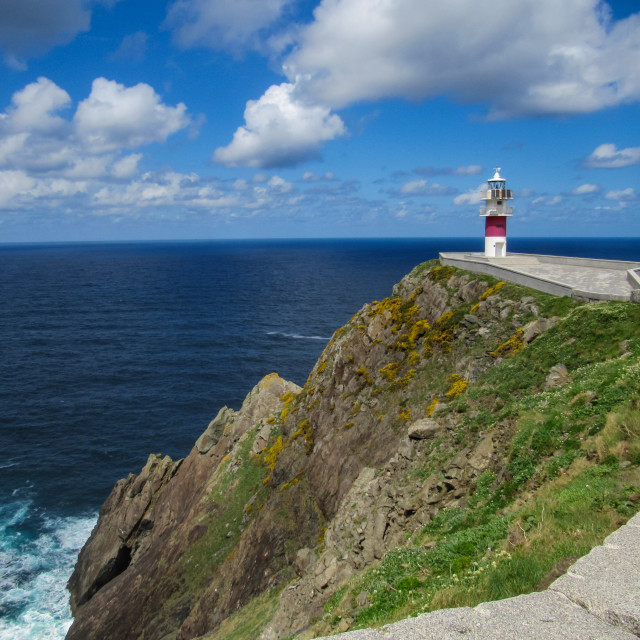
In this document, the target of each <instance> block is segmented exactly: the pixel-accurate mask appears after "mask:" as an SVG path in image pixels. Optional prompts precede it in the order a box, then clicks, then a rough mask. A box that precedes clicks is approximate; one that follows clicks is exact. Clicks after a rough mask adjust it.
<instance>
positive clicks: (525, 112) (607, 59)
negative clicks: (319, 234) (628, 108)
mask: <svg viewBox="0 0 640 640" xmlns="http://www.w3.org/2000/svg"><path fill="white" fill-rule="evenodd" d="M247 1H248V0H247ZM274 2H276V5H279V3H280V0H274ZM209 4H210V5H211V11H213V12H214V13H216V15H217V12H218V11H219V10H220V3H219V2H211V3H209ZM183 5H184V6H187V7H190V8H191V9H192V10H195V9H194V8H195V7H198V11H197V12H196V13H195V14H194V15H196V14H197V15H199V16H202V15H204V9H203V7H204V6H205V5H204V0H197V1H196V0H181V1H180V2H179V3H177V4H176V5H174V6H175V7H178V6H183ZM269 6H271V5H269ZM278 10H279V9H277V8H272V9H271V11H272V13H273V15H275V14H276V13H277V11H278ZM265 11H266V9H265ZM261 15H262V14H261ZM216 20H217V21H216V22H215V24H216V25H217V24H219V23H220V24H222V22H223V21H222V20H221V19H216ZM264 21H267V22H268V20H267V19H266V18H264V20H263V24H264V23H265V22H264ZM206 23H207V21H206V20H205V21H204V22H203V25H205V24H206ZM232 24H233V26H234V28H235V27H236V24H237V23H236V19H235V18H233V20H232ZM193 28H194V29H195V30H196V33H199V31H198V30H200V29H204V28H205V26H193ZM249 30H250V31H251V32H252V33H255V29H254V28H253V27H251V28H249ZM232 33H233V29H232ZM292 33H295V41H294V43H293V46H292V47H291V52H290V53H289V54H288V55H286V56H285V58H284V62H283V66H282V69H283V72H284V74H285V75H286V77H287V79H288V80H289V83H288V84H282V85H279V86H272V87H271V88H270V89H268V90H267V92H266V93H265V94H264V95H263V96H262V98H260V99H259V100H258V101H250V102H249V103H247V110H246V111H245V120H246V125H245V126H244V127H240V128H239V129H238V130H237V131H236V134H235V136H234V139H233V141H232V142H231V144H230V145H229V146H228V147H226V148H221V149H218V151H217V152H216V154H215V156H214V157H215V159H216V160H217V161H218V162H222V163H224V164H228V165H235V166H265V167H269V166H282V165H287V164H289V165H293V164H296V163H299V162H300V161H302V160H305V159H307V158H309V157H313V156H315V155H316V154H317V151H318V148H319V147H320V145H321V144H322V143H323V142H325V141H326V140H330V139H332V138H335V137H337V136H339V135H342V134H343V133H344V127H343V125H342V124H341V123H340V124H337V122H336V121H332V118H333V117H334V116H332V115H331V111H330V109H332V110H337V109H341V108H343V107H346V106H348V105H351V104H354V103H358V102H363V101H376V100H383V99H388V98H404V99H409V100H426V99H430V98H434V97H436V96H447V97H450V98H451V99H453V100H456V101H458V102H462V103H472V104H482V105H488V117H489V118H493V119H497V118H508V117H518V116H556V115H567V114H579V113H589V112H593V111H597V110H600V109H604V108H607V107H612V106H616V105H620V104H624V103H629V102H635V101H638V100H640V44H639V43H640V13H637V14H633V15H630V16H629V17H627V18H625V19H624V20H618V21H614V20H612V19H611V17H610V11H609V10H608V6H607V5H606V4H604V3H602V2H600V0H567V1H566V2H563V3H561V5H559V4H558V2H557V0H520V1H519V2H513V1H512V0H495V1H494V2H493V3H492V4H491V9H490V10H487V5H486V4H484V3H481V2H477V0H449V1H448V2H442V3H436V4H434V3H432V2H425V1H424V0H377V1H376V2H372V1H371V0H323V1H322V2H321V3H320V4H319V5H318V6H317V7H316V8H315V10H314V20H313V21H312V22H311V23H309V24H308V25H304V26H300V27H299V29H298V30H297V31H295V32H292ZM199 37H200V36H198V35H192V36H190V38H191V39H190V41H197V40H198V38H199ZM230 37H234V38H235V36H230ZM239 40H242V38H239ZM221 42H224V40H221ZM284 87H287V90H286V91H285V90H284ZM275 94H277V95H278V98H277V99H276V95H275ZM285 94H286V102H288V103H289V104H296V105H298V108H299V109H300V110H301V111H302V112H305V113H313V114H314V115H313V117H311V118H309V119H308V120H307V125H308V126H306V127H304V135H303V136H302V139H301V140H298V138H297V136H293V135H290V134H289V132H288V129H287V127H286V126H281V125H282V124H283V123H284V122H288V119H287V118H286V117H285V116H284V113H283V111H282V105H283V104H284V102H285V100H284V95H285ZM267 105H268V106H269V107H270V109H271V111H272V112H273V114H272V115H266V113H263V114H261V115H260V116H258V114H257V112H258V111H261V110H263V108H264V110H266V108H267ZM279 109H280V112H278V110H279ZM315 109H318V110H320V111H314V110H315ZM250 119H251V120H252V122H251V123H250ZM296 120H297V118H296ZM269 149H272V152H270V151H269ZM479 170H480V168H479V167H478V166H476V165H472V166H470V167H467V168H465V167H460V168H459V169H458V170H455V171H454V174H455V175H476V173H477V172H478V171H479ZM456 172H457V173H456Z"/></svg>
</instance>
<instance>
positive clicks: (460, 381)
mask: <svg viewBox="0 0 640 640" xmlns="http://www.w3.org/2000/svg"><path fill="white" fill-rule="evenodd" d="M468 386H469V381H468V380H467V379H466V378H463V377H462V376H461V375H458V374H457V373H454V374H452V375H451V376H449V390H448V391H447V392H446V393H445V394H444V395H445V396H446V397H447V398H449V400H453V399H454V398H457V397H458V396H459V395H460V394H461V393H464V392H465V391H466V389H467V387H468Z"/></svg>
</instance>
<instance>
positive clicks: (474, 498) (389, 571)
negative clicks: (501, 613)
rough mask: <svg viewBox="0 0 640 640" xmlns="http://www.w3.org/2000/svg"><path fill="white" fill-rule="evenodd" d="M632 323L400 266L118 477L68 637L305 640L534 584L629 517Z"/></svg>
mask: <svg viewBox="0 0 640 640" xmlns="http://www.w3.org/2000/svg"><path fill="white" fill-rule="evenodd" d="M639 390H640V306H638V305H634V304H632V303H606V304H598V305H580V304H577V303H574V302H572V301H571V300H569V299H566V298H554V297H553V296H549V295H547V294H543V293H540V292H534V291H531V290H528V289H524V288H522V287H518V286H516V285H512V284H505V283H499V282H496V281H495V280H493V279H492V278H491V277H489V276H477V275H471V274H469V273H465V272H462V271H459V270H456V269H454V268H452V267H442V266H439V265H438V264H437V263H436V262H431V263H425V264H423V265H420V266H419V267H417V268H416V269H414V271H413V272H412V273H411V274H409V275H408V276H406V277H405V278H404V279H403V280H402V281H401V282H400V283H399V284H398V285H396V287H395V289H394V291H393V295H392V297H390V298H387V299H385V300H383V301H379V302H373V303H371V304H369V305H365V306H364V307H363V308H362V309H361V310H360V311H359V312H357V313H356V314H355V315H354V316H353V318H352V319H351V320H350V321H349V323H347V325H345V326H344V327H342V328H341V329H338V330H337V331H336V333H335V334H334V336H333V337H332V339H331V341H330V343H329V344H328V346H327V348H326V349H325V351H324V352H323V354H322V355H321V357H320V359H319V360H318V362H317V364H316V365H315V367H314V369H313V370H312V372H311V373H310V375H309V378H308V380H307V382H306V384H305V386H304V388H302V389H301V388H299V387H297V386H296V385H294V384H292V383H289V382H286V381H284V380H282V379H281V378H279V377H278V376H277V375H276V374H271V375H270V376H267V377H266V378H264V379H263V380H262V381H261V382H260V383H259V384H258V385H257V386H256V387H255V388H254V389H253V390H252V391H251V393H250V394H249V395H248V396H247V398H246V400H245V402H244V403H243V406H242V408H241V409H240V410H239V411H237V412H236V411H233V410H231V409H228V408H226V407H225V408H223V409H221V410H220V412H219V413H218V415H217V417H216V418H215V419H214V420H213V421H212V422H211V424H210V425H209V426H208V427H207V429H206V431H205V432H204V433H203V434H202V435H201V436H200V438H199V439H198V440H197V442H196V445H195V447H194V448H193V450H192V451H191V452H190V454H189V455H188V456H187V457H186V458H185V459H184V460H182V461H178V462H173V461H171V460H170V459H169V458H167V457H165V458H162V457H160V456H156V455H152V456H150V458H149V461H148V462H147V464H146V465H145V467H144V468H143V470H142V471H141V473H140V474H139V475H137V476H135V475H133V474H132V475H130V476H129V478H127V479H125V480H121V481H120V482H119V483H118V484H117V485H116V486H115V488H114V490H113V492H112V493H111V495H110V496H109V498H108V500H107V501H106V503H105V505H104V506H103V508H102V510H101V512H100V518H99V521H98V524H97V525H96V528H95V529H94V531H93V533H92V535H91V537H90V539H89V540H88V541H87V543H86V545H85V547H84V548H83V550H82V552H81V554H80V556H79V559H78V563H77V566H76V569H75V571H74V574H73V576H72V577H71V580H70V581H69V590H70V592H71V604H72V610H73V613H74V616H75V622H74V624H73V625H72V627H71V629H70V630H69V633H68V636H67V638H68V639H70V640H74V639H82V640H91V639H96V640H97V639H107V638H116V637H117V638H120V639H122V640H126V639H132V640H133V639H136V640H138V639H140V640H142V639H143V638H144V640H172V639H176V640H187V639H189V638H209V639H213V638H219V639H222V638H243V639H250V638H260V640H275V639H277V638H286V637H294V636H295V637H299V638H312V637H314V636H315V635H323V634H326V633H331V632H333V631H337V630H346V629H349V628H358V627H363V626H374V625H377V624H382V623H385V622H389V621H391V620H395V619H398V618H400V617H403V616H407V615H411V614H415V613H417V612H421V611H425V610H429V609H435V608H439V607H444V606H457V605H473V604H476V603H477V602H481V601H482V600H490V599H495V598H500V597H505V596H510V595H515V594H518V593H526V592H528V591H532V590H534V589H535V588H537V587H541V586H545V585H546V582H548V581H549V580H550V579H551V577H552V576H555V575H558V574H559V573H561V572H562V570H563V567H566V566H567V565H568V563H570V560H571V559H572V558H574V557H575V556H577V555H581V554H583V553H585V552H586V551H588V550H589V549H590V548H592V547H593V546H594V545H596V544H598V543H599V542H601V541H602V540H603V539H604V537H605V536H606V535H607V534H608V533H610V532H611V531H612V530H613V529H615V528H616V527H617V526H619V525H620V524H621V523H623V522H624V521H626V519H627V518H628V517H630V516H631V515H632V514H633V513H634V512H635V511H636V510H637V508H638V506H637V505H639V504H640V488H639V487H640V472H639V464H640V391H639Z"/></svg>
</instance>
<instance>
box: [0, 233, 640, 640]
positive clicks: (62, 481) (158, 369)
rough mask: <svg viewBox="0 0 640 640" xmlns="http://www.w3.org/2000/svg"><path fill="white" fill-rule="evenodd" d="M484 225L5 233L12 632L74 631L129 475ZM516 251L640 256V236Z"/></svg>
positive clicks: (549, 242)
mask: <svg viewBox="0 0 640 640" xmlns="http://www.w3.org/2000/svg"><path fill="white" fill-rule="evenodd" d="M482 244H483V239H482V238H480V239H478V238H473V239H469V238H467V239H464V238H456V239H451V238H435V239H375V240H373V239H372V240H282V241H274V240H269V241H267V240H262V241H201V242H174V243H171V242H157V243H86V244H85V243H78V244H38V245H35V244H34V245H26V244H22V245H0V299H1V300H2V305H1V306H0V344H1V347H0V349H1V353H2V357H1V358H0V451H2V458H0V640H22V639H29V640H39V639H41V638H42V639H44V638H47V639H51V640H61V639H62V638H64V635H65V633H66V630H67V629H68V627H69V625H70V624H71V618H70V615H71V614H70V611H69V608H68V603H67V600H68V593H67V591H66V588H65V585H66V582H67V580H68V578H69V576H70V575H71V571H72V569H73V565H74V562H75V558H76V556H77V553H78V551H79V549H80V548H81V546H82V544H83V543H84V541H85V540H86V538H87V537H88V535H89V534H90V532H91V529H92V527H93V525H94V524H95V521H96V518H97V512H98V509H99V508H100V506H101V504H102V502H103V501H104V500H105V498H106V497H107V496H108V494H109V492H110V490H111V488H112V487H113V485H114V483H115V482H116V481H117V480H118V479H120V478H122V477H126V476H127V475H128V474H129V473H130V472H134V473H138V472H139V471H140V469H141V467H142V466H143V465H144V464H145V462H146V459H147V457H148V455H149V453H162V454H169V455H170V456H172V457H173V458H174V459H178V458H181V457H184V456H185V455H187V454H188V453H189V451H190V449H191V447H192V446H193V444H194V442H195V440H196V439H197V437H198V436H199V435H200V434H201V433H202V431H204V429H205V428H206V426H207V424H208V423H209V421H210V420H211V419H212V418H213V417H215V415H216V414H217V412H218V410H219V408H220V407H222V406H223V405H227V406H230V407H232V408H236V409H237V408H238V407H239V406H240V404H241V402H242V400H243V398H244V396H245V395H246V394H247V393H248V392H249V391H250V390H251V388H252V387H253V386H254V385H255V384H256V383H257V382H258V381H259V380H260V379H261V378H262V377H263V376H264V375H266V374H268V373H271V372H273V371H276V372H278V373H279V374H280V375H282V376H283V377H284V378H287V379H289V380H292V381H294V382H296V383H298V384H303V383H304V381H305V380H306V378H307V375H308V374H309V371H310V370H311V368H312V367H313V365H314V363H315V361H316V359H317V357H318V356H319V355H320V353H321V352H322V350H323V349H324V347H325V345H326V343H327V341H328V340H329V338H330V337H331V334H332V333H333V331H334V330H335V329H336V328H338V327H339V326H341V325H342V324H344V323H345V322H346V321H347V320H348V319H349V318H350V317H351V316H352V315H353V313H355V312H356V311H357V310H358V309H359V308H360V307H361V306H362V305H363V304H364V303H366V302H369V301H371V300H374V299H381V298H383V297H386V296H388V295H390V293H391V288H392V286H393V284H395V283H396V282H397V281H399V280H400V279H401V278H402V276H403V275H405V274H406V273H408V272H409V271H410V270H411V269H412V268H413V267H414V266H415V265H417V264H419V263H420V262H423V261H425V260H428V259H431V258H435V257H437V255H438V252H439V251H481V250H482ZM509 250H510V251H514V252H524V253H548V254H555V255H574V256H582V257H598V258H609V259H625V260H638V261H640V239H638V238H625V239H615V238H604V239H602V238H601V239H567V238H564V239H541V238H526V239H525V238H521V239H518V238H514V239H510V240H509Z"/></svg>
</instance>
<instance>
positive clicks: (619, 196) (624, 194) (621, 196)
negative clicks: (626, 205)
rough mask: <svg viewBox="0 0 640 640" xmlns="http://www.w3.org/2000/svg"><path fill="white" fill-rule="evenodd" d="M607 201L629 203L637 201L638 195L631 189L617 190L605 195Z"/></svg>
mask: <svg viewBox="0 0 640 640" xmlns="http://www.w3.org/2000/svg"><path fill="white" fill-rule="evenodd" d="M605 198H607V200H618V201H620V202H629V201H631V200H637V199H638V194H637V193H636V191H635V189H633V188H632V187H628V188H627V189H619V190H617V191H609V193H607V195H605Z"/></svg>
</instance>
